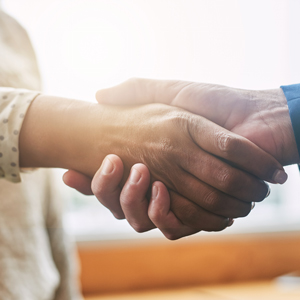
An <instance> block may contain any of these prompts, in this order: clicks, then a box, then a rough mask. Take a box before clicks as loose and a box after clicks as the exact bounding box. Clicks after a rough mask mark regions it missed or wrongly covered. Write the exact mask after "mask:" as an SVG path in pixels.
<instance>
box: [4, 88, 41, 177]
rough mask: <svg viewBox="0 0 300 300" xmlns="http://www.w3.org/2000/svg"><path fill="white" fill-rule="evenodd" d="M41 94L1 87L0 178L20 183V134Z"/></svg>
mask: <svg viewBox="0 0 300 300" xmlns="http://www.w3.org/2000/svg"><path fill="white" fill-rule="evenodd" d="M38 95H39V92H36V91H28V90H25V89H14V88H6V87H0V177H1V178H5V179H7V180H9V181H12V182H19V181H20V180H21V179H20V167H19V133H20V130H21V127H22V124H23V120H24V117H25V114H26V112H27V109H28V107H29V105H30V103H31V102H32V101H33V100H34V99H35V98H36V97H37V96H38Z"/></svg>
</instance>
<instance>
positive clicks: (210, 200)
mask: <svg viewBox="0 0 300 300" xmlns="http://www.w3.org/2000/svg"><path fill="white" fill-rule="evenodd" d="M219 199H220V195H219V193H218V192H217V191H210V192H209V193H207V194H206V195H205V197H204V203H205V205H206V206H207V208H209V209H210V210H212V211H216V210H218V208H219Z"/></svg>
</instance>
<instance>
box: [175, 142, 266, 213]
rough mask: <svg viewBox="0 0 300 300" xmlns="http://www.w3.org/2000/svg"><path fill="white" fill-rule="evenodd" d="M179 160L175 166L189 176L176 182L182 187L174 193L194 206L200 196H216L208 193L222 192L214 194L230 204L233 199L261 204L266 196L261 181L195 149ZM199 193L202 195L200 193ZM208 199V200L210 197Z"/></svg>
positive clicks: (264, 187) (264, 184) (263, 183)
mask: <svg viewBox="0 0 300 300" xmlns="http://www.w3.org/2000/svg"><path fill="white" fill-rule="evenodd" d="M183 158H185V159H182V157H181V160H180V162H179V164H180V165H181V167H182V168H183V169H184V170H186V171H187V172H188V173H190V174H191V175H193V176H188V177H187V176H181V177H182V178H180V180H181V181H182V180H184V184H181V185H178V188H180V189H181V190H179V189H178V192H179V193H180V194H182V195H183V196H185V197H186V198H188V199H190V200H193V201H194V202H195V200H194V199H195V198H197V200H198V199H199V196H202V195H203V194H204V195H205V194H211V195H215V196H216V193H212V191H213V190H215V189H217V190H219V191H221V192H223V193H218V194H219V195H220V196H221V195H223V197H221V199H224V198H227V201H230V200H229V199H231V200H232V201H233V200H234V199H233V198H236V199H235V201H237V199H238V200H242V201H246V202H259V201H262V200H264V199H265V198H266V196H267V194H268V192H269V186H268V185H267V184H266V183H265V182H264V181H262V180H259V179H258V178H257V177H254V176H253V175H251V174H249V173H247V172H244V171H242V170H240V169H238V168H234V167H232V166H231V165H229V164H227V163H226V162H224V161H222V160H220V159H219V158H217V157H215V156H213V155H211V154H209V153H207V152H205V151H203V150H202V149H199V148H197V147H195V148H194V149H193V148H192V149H190V150H189V152H188V153H185V156H183ZM204 182H205V184H204ZM207 185H209V186H210V187H207ZM207 189H208V190H209V193H208V192H207ZM202 190H205V191H203V192H202ZM225 194H227V195H228V196H226V195H225ZM229 196H231V197H229ZM232 197H233V198H232ZM208 198H209V199H210V200H212V199H211V196H209V197H208ZM232 201H231V202H230V203H232ZM218 202H220V200H218ZM197 203H199V202H198V201H197ZM245 205H246V204H245ZM236 217H237V216H236Z"/></svg>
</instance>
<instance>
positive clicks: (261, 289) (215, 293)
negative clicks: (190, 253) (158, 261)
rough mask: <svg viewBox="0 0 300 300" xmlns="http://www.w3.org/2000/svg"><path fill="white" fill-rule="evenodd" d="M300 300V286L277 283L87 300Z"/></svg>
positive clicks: (244, 284)
mask: <svg viewBox="0 0 300 300" xmlns="http://www.w3.org/2000/svg"><path fill="white" fill-rule="evenodd" d="M153 299H155V300H299V299H300V286H298V287H288V286H287V287H285V286H281V285H278V284H277V283H276V282H275V281H263V282H252V283H239V284H226V285H217V286H208V287H205V286H204V287H201V286H200V287H194V288H186V289H178V290H169V291H156V292H139V293H128V294H119V295H109V296H98V297H97V296H94V297H86V298H85V300H153Z"/></svg>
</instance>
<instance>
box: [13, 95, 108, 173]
mask: <svg viewBox="0 0 300 300" xmlns="http://www.w3.org/2000/svg"><path fill="white" fill-rule="evenodd" d="M102 114H103V106H101V105H98V104H93V103H89V102H84V101H78V100H72V99H66V98H59V97H52V96H46V95H40V96H38V97H37V98H36V99H35V100H34V101H33V103H32V104H31V106H30V107H29V109H28V112H27V114H26V116H25V119H24V122H23V126H22V129H21V132H20V141H19V143H20V145H19V146H20V166H21V167H58V168H72V169H73V170H77V171H80V172H83V173H85V174H86V175H90V176H92V175H93V174H94V173H95V171H96V170H97V168H98V167H99V165H100V164H101V162H102V159H103V158H104V156H105V154H104V153H102V152H101V147H100V142H101V140H102V138H101V135H102V131H103V130H104V127H105V125H104V123H103V122H101V118H102ZM95 159H96V160H98V159H99V161H98V163H96V162H95Z"/></svg>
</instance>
